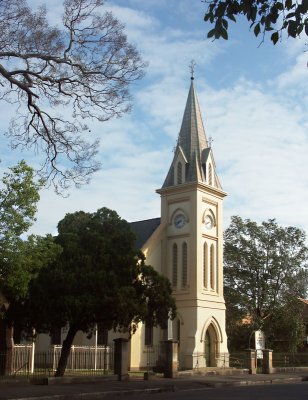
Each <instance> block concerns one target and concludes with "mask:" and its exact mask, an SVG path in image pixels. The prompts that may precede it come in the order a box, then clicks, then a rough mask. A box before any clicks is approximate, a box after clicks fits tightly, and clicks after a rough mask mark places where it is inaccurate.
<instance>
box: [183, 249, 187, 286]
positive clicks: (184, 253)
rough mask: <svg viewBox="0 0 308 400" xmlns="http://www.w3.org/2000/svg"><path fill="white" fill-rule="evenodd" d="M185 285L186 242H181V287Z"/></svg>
mask: <svg viewBox="0 0 308 400" xmlns="http://www.w3.org/2000/svg"><path fill="white" fill-rule="evenodd" d="M186 286H187V243H186V242H184V243H183V244H182V287H183V288H185V287H186Z"/></svg>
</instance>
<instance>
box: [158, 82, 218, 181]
mask: <svg viewBox="0 0 308 400" xmlns="http://www.w3.org/2000/svg"><path fill="white" fill-rule="evenodd" d="M179 152H181V153H182V156H183V159H184V160H185V182H204V183H206V161H207V159H208V157H209V155H210V153H211V148H210V147H209V143H208V140H207V138H206V135H205V130H204V126H203V121H202V116H201V112H200V107H199V102H198V98H197V95H196V92H195V88H194V78H193V77H192V78H191V85H190V89H189V93H188V97H187V101H186V107H185V111H184V115H183V120H182V125H181V130H180V133H179V137H178V142H177V146H176V149H175V152H174V158H173V161H172V164H171V166H170V169H169V172H168V174H167V177H166V179H165V182H164V184H163V188H165V187H169V186H173V185H174V171H175V167H176V166H175V163H176V160H177V159H178V155H179ZM212 157H213V156H212ZM213 161H214V160H213ZM213 172H214V186H216V187H219V188H220V184H219V181H218V177H217V176H216V173H215V166H214V165H213ZM185 182H183V183H185Z"/></svg>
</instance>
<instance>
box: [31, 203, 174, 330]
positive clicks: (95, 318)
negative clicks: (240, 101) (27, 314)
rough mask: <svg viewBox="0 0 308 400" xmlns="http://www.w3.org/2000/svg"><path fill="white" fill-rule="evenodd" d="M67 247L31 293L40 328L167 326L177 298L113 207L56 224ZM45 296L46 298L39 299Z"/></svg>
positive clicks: (78, 328)
mask: <svg viewBox="0 0 308 400" xmlns="http://www.w3.org/2000/svg"><path fill="white" fill-rule="evenodd" d="M58 230H59V235H58V237H57V239H56V241H57V243H58V244H60V245H61V247H62V248H63V252H62V253H61V254H60V255H59V257H58V258H57V260H56V262H54V263H51V264H50V265H49V266H48V268H45V269H44V270H42V271H41V274H40V275H39V277H38V279H37V280H35V281H33V285H32V287H31V291H30V307H29V309H30V310H32V313H33V315H32V322H33V324H34V326H35V327H36V329H37V331H39V332H40V331H41V332H42V331H50V330H52V329H53V328H55V327H62V326H66V324H67V323H69V326H70V327H71V328H72V331H73V330H75V331H76V330H82V331H84V332H86V333H91V331H92V329H93V327H94V326H95V324H96V323H100V325H102V326H104V327H105V328H107V329H111V328H114V329H125V331H127V332H131V333H133V332H134V330H135V329H136V326H137V324H138V323H139V322H140V321H147V322H148V323H150V324H151V325H152V326H155V325H160V326H165V324H166V322H167V319H168V316H169V313H170V312H171V314H172V316H175V302H174V299H173V298H172V297H171V293H172V290H171V285H170V283H169V281H168V279H167V278H165V277H163V276H161V275H159V274H158V273H157V272H156V271H155V270H154V269H153V268H152V267H150V266H147V265H145V263H144V256H143V254H141V253H140V252H137V251H136V250H135V237H134V234H133V233H132V232H131V230H130V226H129V224H128V222H126V221H125V220H123V219H121V218H120V217H119V216H118V215H117V213H116V212H115V211H112V210H109V209H107V208H101V209H99V210H98V211H97V212H94V213H85V212H82V211H80V212H76V213H74V214H67V215H66V217H65V218H64V219H63V220H62V221H60V222H59V224H58ZM43 296H44V297H47V298H48V302H41V301H39V299H41V298H42V297H43Z"/></svg>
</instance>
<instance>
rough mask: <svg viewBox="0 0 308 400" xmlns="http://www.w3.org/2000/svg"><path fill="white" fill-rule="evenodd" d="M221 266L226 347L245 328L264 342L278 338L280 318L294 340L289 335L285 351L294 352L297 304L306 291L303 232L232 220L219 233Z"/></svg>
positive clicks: (299, 317) (298, 335)
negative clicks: (221, 237) (259, 332)
mask: <svg viewBox="0 0 308 400" xmlns="http://www.w3.org/2000/svg"><path fill="white" fill-rule="evenodd" d="M224 260H225V261H224V271H225V272H224V277H225V282H224V285H225V299H226V304H227V330H228V335H229V337H230V338H231V342H232V341H233V340H236V338H235V333H236V332H237V334H238V331H239V330H240V331H245V332H246V333H248V331H249V329H247V326H248V327H249V328H250V332H251V331H253V330H256V329H260V328H261V329H263V330H264V331H265V332H266V334H267V337H268V339H273V340H274V339H279V338H281V334H280V333H281V327H282V325H281V321H282V318H281V317H279V316H281V315H282V314H283V315H284V324H285V325H288V324H289V325H292V326H293V329H294V330H296V329H297V332H294V335H293V339H294V340H293V339H292V338H291V336H290V335H289V343H288V345H289V348H293V349H294V347H296V345H297V344H298V342H299V341H300V340H302V337H301V332H302V328H303V320H302V314H301V304H300V302H299V301H297V299H298V298H299V297H305V296H306V295H307V288H308V279H307V278H308V274H307V260H308V249H307V247H306V245H305V233H304V231H302V230H300V229H298V228H294V227H286V228H284V227H281V226H278V224H277V223H276V222H275V220H273V219H272V220H268V221H266V222H262V224H260V225H258V224H257V223H256V222H253V221H251V220H249V219H247V220H245V221H243V220H242V219H241V218H240V217H232V220H231V224H230V226H229V227H228V228H227V229H226V231H225V247H224ZM291 310H292V311H291ZM288 319H289V321H287V320H288ZM295 319H296V321H297V322H296V321H295ZM243 320H246V325H247V326H246V327H244V325H245V324H244V323H243V322H245V321H243ZM292 321H293V322H292ZM239 326H241V327H240V328H239ZM274 326H275V328H274ZM279 326H280V328H279ZM279 331H280V332H279ZM244 336H245V335H244ZM247 345H248V336H246V346H247Z"/></svg>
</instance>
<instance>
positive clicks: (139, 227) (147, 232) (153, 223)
mask: <svg viewBox="0 0 308 400" xmlns="http://www.w3.org/2000/svg"><path fill="white" fill-rule="evenodd" d="M129 225H130V228H131V230H132V232H133V233H134V234H135V236H136V243H135V246H136V249H141V248H142V247H143V245H144V244H145V242H146V241H147V240H148V239H149V238H150V236H152V234H153V233H154V231H155V230H156V228H158V226H159V225H160V218H152V219H145V220H143V221H135V222H130V224H129Z"/></svg>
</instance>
